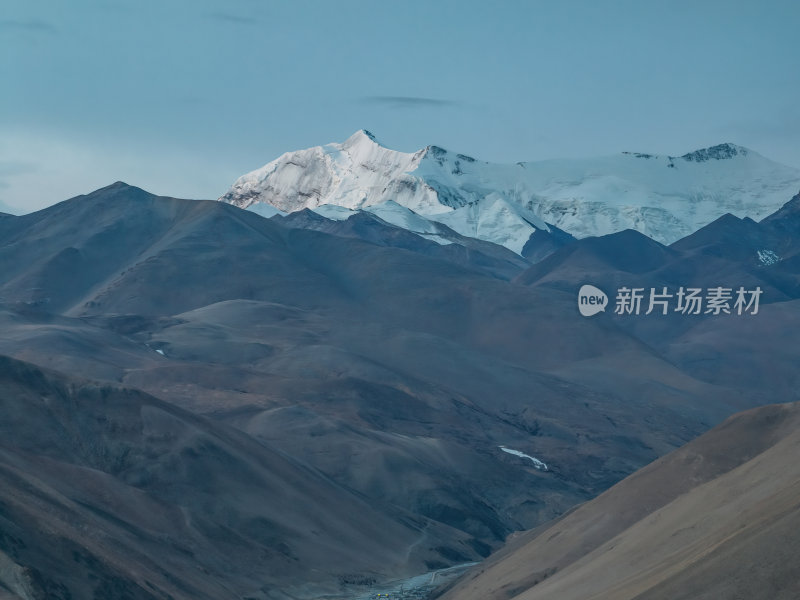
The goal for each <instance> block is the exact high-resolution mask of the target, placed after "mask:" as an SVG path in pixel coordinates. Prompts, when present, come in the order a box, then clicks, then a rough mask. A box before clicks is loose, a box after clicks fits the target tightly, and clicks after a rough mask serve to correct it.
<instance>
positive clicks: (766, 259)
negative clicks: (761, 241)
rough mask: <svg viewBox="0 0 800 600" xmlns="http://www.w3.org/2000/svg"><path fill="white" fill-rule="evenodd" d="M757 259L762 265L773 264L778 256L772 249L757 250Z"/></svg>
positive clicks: (778, 258)
mask: <svg viewBox="0 0 800 600" xmlns="http://www.w3.org/2000/svg"><path fill="white" fill-rule="evenodd" d="M758 260H759V261H761V264H762V265H767V266H769V265H774V264H775V263H776V262H778V261H779V260H780V257H779V256H778V255H777V254H775V252H774V251H772V250H759V251H758Z"/></svg>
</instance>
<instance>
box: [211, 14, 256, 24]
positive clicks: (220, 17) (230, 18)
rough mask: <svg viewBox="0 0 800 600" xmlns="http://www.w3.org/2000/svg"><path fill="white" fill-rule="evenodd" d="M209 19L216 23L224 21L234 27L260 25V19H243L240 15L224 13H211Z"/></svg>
mask: <svg viewBox="0 0 800 600" xmlns="http://www.w3.org/2000/svg"><path fill="white" fill-rule="evenodd" d="M208 18H209V19H214V20H215V21H222V22H223V23H231V24H233V25H255V24H256V23H258V19H255V18H253V17H242V16H240V15H233V14H231V13H223V12H215V13H210V14H209V15H208Z"/></svg>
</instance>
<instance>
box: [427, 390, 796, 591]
mask: <svg viewBox="0 0 800 600" xmlns="http://www.w3.org/2000/svg"><path fill="white" fill-rule="evenodd" d="M799 426H800V405H798V404H797V403H794V404H787V405H774V406H766V407H763V408H758V409H755V410H751V411H749V412H746V413H742V414H739V415H736V416H735V417H732V418H730V419H728V420H727V421H726V422H725V423H723V424H722V425H720V426H719V427H717V428H715V429H713V430H712V431H710V432H709V433H707V434H705V435H703V436H701V437H700V438H698V439H697V440H695V441H693V442H691V443H689V444H687V445H686V446H685V447H683V448H681V449H679V450H676V451H675V452H673V453H671V454H669V455H668V456H665V457H664V458H662V459H659V460H657V461H655V462H654V463H653V464H651V465H648V466H647V467H646V468H644V469H642V470H640V471H638V472H636V473H635V474H634V475H632V476H630V477H628V478H627V479H625V480H624V481H622V482H620V483H619V484H617V485H616V486H614V487H613V488H611V489H610V490H608V491H607V492H605V493H604V494H602V495H600V496H599V497H598V498H596V499H594V500H592V501H591V502H588V503H586V504H584V505H582V506H580V507H578V508H576V509H575V510H574V511H572V512H570V513H569V514H567V515H565V516H564V517H563V518H561V519H559V520H557V521H555V522H553V523H550V524H548V525H546V526H543V527H541V528H540V529H537V530H535V531H532V532H529V533H525V534H523V535H521V536H519V537H518V538H517V539H515V540H514V541H513V542H512V543H511V544H509V546H508V547H507V548H505V549H504V550H503V551H502V552H499V553H497V555H495V556H493V557H491V558H490V559H489V560H487V561H486V562H484V563H483V564H481V565H480V566H479V567H476V568H475V569H474V570H473V572H472V573H469V574H467V575H466V576H464V577H463V578H462V579H461V580H460V581H459V582H458V583H457V584H456V585H455V586H454V587H453V588H452V589H450V590H449V591H447V592H446V593H444V595H442V596H441V598H442V600H450V599H452V600H456V599H458V600H473V599H474V600H478V599H480V600H500V599H503V600H505V599H510V598H514V599H518V600H537V599H540V598H541V599H545V598H559V599H564V600H584V599H586V598H594V599H597V600H606V599H607V600H633V599H634V598H635V599H637V600H667V599H669V600H683V599H685V600H689V599H691V600H698V599H709V600H710V599H711V598H752V599H754V600H761V599H763V600H782V599H785V600H789V599H791V598H796V597H797V596H798V594H800V578H798V576H797V569H796V565H795V562H794V557H795V556H796V555H797V552H798V550H800V535H799V534H798V532H799V531H800V529H799V528H798V525H800V467H799V466H798V465H800V461H798V460H797V458H798V455H800V428H799Z"/></svg>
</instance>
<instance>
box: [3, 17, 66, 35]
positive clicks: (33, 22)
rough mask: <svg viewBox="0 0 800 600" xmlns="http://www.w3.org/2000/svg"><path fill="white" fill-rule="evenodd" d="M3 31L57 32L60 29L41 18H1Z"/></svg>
mask: <svg viewBox="0 0 800 600" xmlns="http://www.w3.org/2000/svg"><path fill="white" fill-rule="evenodd" d="M3 31H29V32H31V33H57V32H58V29H56V28H55V26H54V25H53V24H51V23H48V22H47V21H42V20H41V19H28V20H26V21H20V20H15V19H3V20H0V32H3Z"/></svg>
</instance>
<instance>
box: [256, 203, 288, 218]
mask: <svg viewBox="0 0 800 600" xmlns="http://www.w3.org/2000/svg"><path fill="white" fill-rule="evenodd" d="M247 210H249V211H250V212H254V213H256V214H257V215H261V216H262V217H264V218H265V219H269V218H270V217H274V216H275V215H281V216H285V215H286V213H285V212H283V211H282V210H278V209H277V208H275V207H274V206H272V205H271V204H266V203H264V202H256V203H255V204H251V205H250V206H248V207H247Z"/></svg>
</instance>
